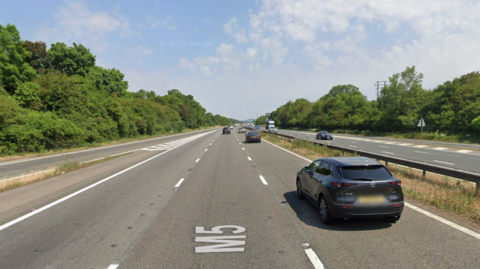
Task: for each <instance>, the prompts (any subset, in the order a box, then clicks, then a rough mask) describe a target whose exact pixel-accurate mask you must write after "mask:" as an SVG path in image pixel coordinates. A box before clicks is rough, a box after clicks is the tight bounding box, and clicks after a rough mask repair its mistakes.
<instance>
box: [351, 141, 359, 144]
mask: <svg viewBox="0 0 480 269" xmlns="http://www.w3.org/2000/svg"><path fill="white" fill-rule="evenodd" d="M350 142H352V143H354V144H358V142H355V141H350Z"/></svg>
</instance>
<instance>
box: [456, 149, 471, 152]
mask: <svg viewBox="0 0 480 269" xmlns="http://www.w3.org/2000/svg"><path fill="white" fill-rule="evenodd" d="M457 152H458V153H470V152H472V151H471V150H468V149H462V150H457Z"/></svg>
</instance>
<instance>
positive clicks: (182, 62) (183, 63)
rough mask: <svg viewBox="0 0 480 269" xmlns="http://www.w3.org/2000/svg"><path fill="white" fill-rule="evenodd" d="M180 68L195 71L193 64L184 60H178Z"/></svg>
mask: <svg viewBox="0 0 480 269" xmlns="http://www.w3.org/2000/svg"><path fill="white" fill-rule="evenodd" d="M179 66H180V67H182V68H187V69H190V70H193V69H195V64H193V63H191V62H190V61H189V60H187V59H186V58H180V64H179Z"/></svg>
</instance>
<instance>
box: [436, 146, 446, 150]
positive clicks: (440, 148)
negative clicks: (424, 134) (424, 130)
mask: <svg viewBox="0 0 480 269" xmlns="http://www.w3.org/2000/svg"><path fill="white" fill-rule="evenodd" d="M433 149H434V150H446V149H447V148H442V147H439V148H433Z"/></svg>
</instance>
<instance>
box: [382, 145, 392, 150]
mask: <svg viewBox="0 0 480 269" xmlns="http://www.w3.org/2000/svg"><path fill="white" fill-rule="evenodd" d="M380 147H381V148H386V149H388V148H390V147H388V146H382V145H380Z"/></svg>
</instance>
